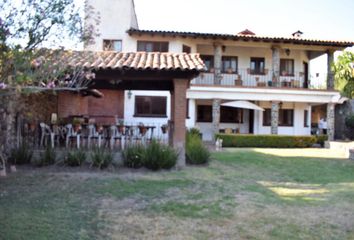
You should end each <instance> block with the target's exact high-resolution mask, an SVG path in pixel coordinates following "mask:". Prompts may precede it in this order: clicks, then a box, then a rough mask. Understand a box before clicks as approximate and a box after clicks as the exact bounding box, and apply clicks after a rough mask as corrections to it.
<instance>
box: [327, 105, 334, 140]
mask: <svg viewBox="0 0 354 240" xmlns="http://www.w3.org/2000/svg"><path fill="white" fill-rule="evenodd" d="M334 119H335V104H334V103H328V104H327V119H326V120H327V135H328V140H329V141H333V140H334Z"/></svg>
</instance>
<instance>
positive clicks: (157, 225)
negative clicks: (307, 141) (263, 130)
mask: <svg viewBox="0 0 354 240" xmlns="http://www.w3.org/2000/svg"><path fill="white" fill-rule="evenodd" d="M212 157H213V161H212V162H211V163H210V164H209V165H208V166H206V167H205V166H204V167H188V168H186V169H184V170H182V171H161V172H146V171H140V170H139V171H136V170H126V171H118V172H109V171H84V170H81V171H80V170H79V171H69V170H66V168H53V167H52V168H51V167H45V168H40V169H31V168H28V167H21V166H20V167H18V169H19V171H18V172H17V173H14V174H10V175H9V176H8V177H7V178H3V179H0V236H1V237H0V238H1V239H354V163H353V162H350V161H349V160H346V159H343V158H342V156H340V155H338V154H336V153H333V152H330V151H328V150H326V149H320V150H318V149H300V150H299V149H296V150H292V149H228V150H226V151H224V152H217V153H213V155H212Z"/></svg>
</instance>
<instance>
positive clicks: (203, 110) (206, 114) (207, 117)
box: [197, 105, 212, 122]
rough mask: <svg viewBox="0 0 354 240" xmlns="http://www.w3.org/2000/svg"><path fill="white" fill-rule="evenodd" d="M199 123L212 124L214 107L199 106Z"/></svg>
mask: <svg viewBox="0 0 354 240" xmlns="http://www.w3.org/2000/svg"><path fill="white" fill-rule="evenodd" d="M197 122H212V107H211V106H210V105H198V107H197Z"/></svg>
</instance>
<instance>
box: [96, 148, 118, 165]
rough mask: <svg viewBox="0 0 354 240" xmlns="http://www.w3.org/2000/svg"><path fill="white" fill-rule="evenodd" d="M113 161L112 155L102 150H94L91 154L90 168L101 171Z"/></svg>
mask: <svg viewBox="0 0 354 240" xmlns="http://www.w3.org/2000/svg"><path fill="white" fill-rule="evenodd" d="M112 161H113V154H112V153H111V152H110V151H109V150H106V149H104V148H94V149H93V151H92V153H91V166H94V167H98V168H99V169H103V168H106V167H108V166H109V164H111V163H112Z"/></svg>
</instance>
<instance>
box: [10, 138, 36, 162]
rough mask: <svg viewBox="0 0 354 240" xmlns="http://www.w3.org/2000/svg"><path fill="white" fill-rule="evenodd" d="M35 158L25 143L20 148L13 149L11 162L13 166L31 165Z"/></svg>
mask: <svg viewBox="0 0 354 240" xmlns="http://www.w3.org/2000/svg"><path fill="white" fill-rule="evenodd" d="M32 156H33V151H32V150H31V149H30V148H29V147H28V145H27V144H25V143H23V144H21V145H20V146H19V147H18V148H13V149H12V150H11V153H10V157H9V161H10V163H12V164H18V165H21V164H29V163H31V159H32Z"/></svg>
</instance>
